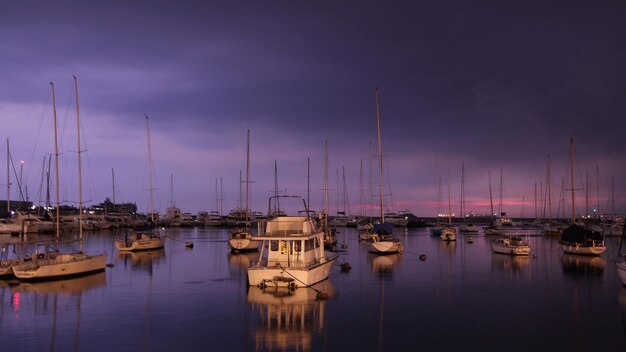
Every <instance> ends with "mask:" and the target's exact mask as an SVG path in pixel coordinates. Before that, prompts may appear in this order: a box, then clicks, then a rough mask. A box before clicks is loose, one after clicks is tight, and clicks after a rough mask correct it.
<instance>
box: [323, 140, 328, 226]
mask: <svg viewBox="0 0 626 352" xmlns="http://www.w3.org/2000/svg"><path fill="white" fill-rule="evenodd" d="M324 213H325V214H324V228H325V229H328V141H324Z"/></svg>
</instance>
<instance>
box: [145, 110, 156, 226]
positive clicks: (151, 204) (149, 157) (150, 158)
mask: <svg viewBox="0 0 626 352" xmlns="http://www.w3.org/2000/svg"><path fill="white" fill-rule="evenodd" d="M146 127H147V128H146V130H147V134H148V175H149V182H150V221H152V223H154V197H153V195H152V190H153V188H152V153H151V148H152V147H151V145H150V119H149V118H148V115H146Z"/></svg>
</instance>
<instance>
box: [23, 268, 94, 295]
mask: <svg viewBox="0 0 626 352" xmlns="http://www.w3.org/2000/svg"><path fill="white" fill-rule="evenodd" d="M100 286H106V273H105V272H99V273H96V274H90V275H85V276H79V277H74V278H70V279H63V280H52V281H32V282H21V283H20V284H19V285H18V286H17V290H20V291H22V290H23V291H24V292H29V291H33V292H36V293H37V294H40V295H47V294H61V295H74V294H77V293H83V292H87V291H89V290H91V289H93V288H96V287H100Z"/></svg>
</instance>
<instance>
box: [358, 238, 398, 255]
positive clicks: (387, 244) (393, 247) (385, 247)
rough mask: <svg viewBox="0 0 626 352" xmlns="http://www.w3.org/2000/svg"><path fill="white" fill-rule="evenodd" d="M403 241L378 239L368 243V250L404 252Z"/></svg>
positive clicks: (382, 252) (383, 252)
mask: <svg viewBox="0 0 626 352" xmlns="http://www.w3.org/2000/svg"><path fill="white" fill-rule="evenodd" d="M402 249H403V248H402V243H400V242H399V241H376V242H368V243H367V251H368V252H370V253H378V254H386V253H402Z"/></svg>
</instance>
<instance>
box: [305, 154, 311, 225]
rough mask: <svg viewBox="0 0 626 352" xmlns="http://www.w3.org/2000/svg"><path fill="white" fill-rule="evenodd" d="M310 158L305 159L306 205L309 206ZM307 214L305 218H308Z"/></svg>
mask: <svg viewBox="0 0 626 352" xmlns="http://www.w3.org/2000/svg"><path fill="white" fill-rule="evenodd" d="M310 197H311V158H306V205H307V207H310V206H311V199H310ZM310 215H311V214H309V212H307V214H306V216H310Z"/></svg>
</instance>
